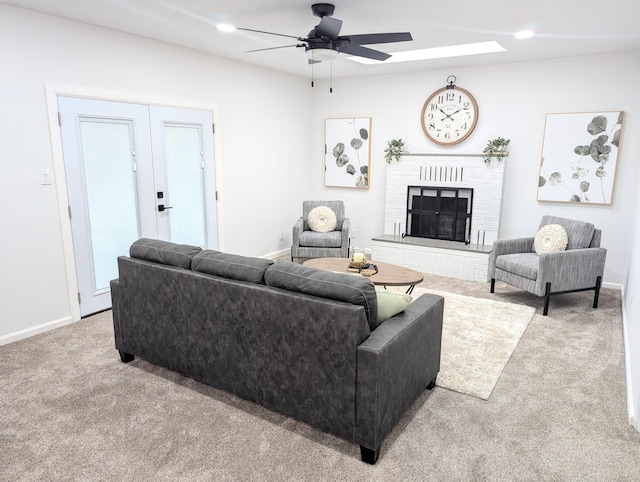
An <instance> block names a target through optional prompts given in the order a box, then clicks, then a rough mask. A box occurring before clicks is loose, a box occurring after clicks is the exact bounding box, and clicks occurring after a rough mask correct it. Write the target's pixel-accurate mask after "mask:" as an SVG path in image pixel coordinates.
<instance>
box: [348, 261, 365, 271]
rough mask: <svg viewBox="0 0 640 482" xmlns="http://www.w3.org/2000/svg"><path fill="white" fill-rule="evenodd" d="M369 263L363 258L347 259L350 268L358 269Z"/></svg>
mask: <svg viewBox="0 0 640 482" xmlns="http://www.w3.org/2000/svg"><path fill="white" fill-rule="evenodd" d="M368 264H369V263H368V262H367V260H363V261H351V260H350V261H349V267H350V268H355V269H360V268H363V267H364V266H366V265H368Z"/></svg>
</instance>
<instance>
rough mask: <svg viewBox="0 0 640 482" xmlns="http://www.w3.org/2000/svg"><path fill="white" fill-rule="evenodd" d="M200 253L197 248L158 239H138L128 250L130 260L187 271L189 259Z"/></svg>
mask: <svg viewBox="0 0 640 482" xmlns="http://www.w3.org/2000/svg"><path fill="white" fill-rule="evenodd" d="M201 251H202V248H200V247H199V246H191V245H188V244H176V243H171V242H169V241H161V240H159V239H149V238H140V239H139V240H137V241H136V242H134V243H133V244H132V245H131V247H130V248H129V256H131V257H132V258H137V259H142V260H145V261H153V262H154V263H161V264H167V265H170V266H176V267H178V268H185V269H189V268H190V267H191V259H192V258H193V257H194V256H195V255H196V254H198V253H200V252H201Z"/></svg>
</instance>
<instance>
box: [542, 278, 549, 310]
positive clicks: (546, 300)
mask: <svg viewBox="0 0 640 482" xmlns="http://www.w3.org/2000/svg"><path fill="white" fill-rule="evenodd" d="M549 298H551V283H547V284H546V286H545V289H544V310H543V311H542V314H543V315H544V316H547V313H549Z"/></svg>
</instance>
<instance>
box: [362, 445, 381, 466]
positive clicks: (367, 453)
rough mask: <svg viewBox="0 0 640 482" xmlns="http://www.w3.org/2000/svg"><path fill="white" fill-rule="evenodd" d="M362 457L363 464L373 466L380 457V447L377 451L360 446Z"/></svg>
mask: <svg viewBox="0 0 640 482" xmlns="http://www.w3.org/2000/svg"><path fill="white" fill-rule="evenodd" d="M360 455H361V457H362V461H363V462H366V463H367V464H371V465H373V464H375V463H376V462H377V461H378V456H379V455H380V447H378V448H377V449H376V450H371V449H368V448H367V447H364V446H362V445H360Z"/></svg>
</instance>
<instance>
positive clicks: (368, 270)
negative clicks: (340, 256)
mask: <svg viewBox="0 0 640 482" xmlns="http://www.w3.org/2000/svg"><path fill="white" fill-rule="evenodd" d="M357 264H358V265H360V266H359V267H356V266H353V265H352V264H351V263H350V265H349V267H348V268H347V271H351V272H353V273H360V274H361V275H362V276H367V277H369V276H373V275H374V274H376V273H377V272H378V267H377V266H376V265H375V264H371V263H368V262H366V261H365V262H364V263H357Z"/></svg>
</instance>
